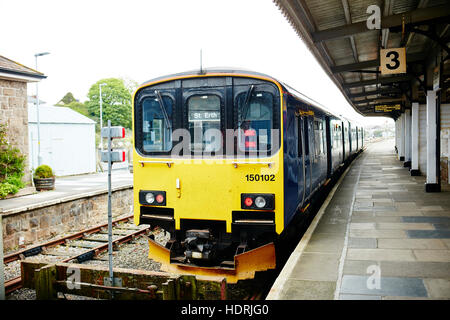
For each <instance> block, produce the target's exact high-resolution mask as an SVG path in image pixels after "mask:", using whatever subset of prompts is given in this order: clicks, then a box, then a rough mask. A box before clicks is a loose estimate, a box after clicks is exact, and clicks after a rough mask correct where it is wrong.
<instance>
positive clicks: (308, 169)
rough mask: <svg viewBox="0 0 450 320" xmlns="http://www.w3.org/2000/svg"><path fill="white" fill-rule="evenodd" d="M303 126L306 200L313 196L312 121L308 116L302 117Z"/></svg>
mask: <svg viewBox="0 0 450 320" xmlns="http://www.w3.org/2000/svg"><path fill="white" fill-rule="evenodd" d="M302 118H303V121H302V125H303V131H302V132H303V143H304V148H303V150H304V151H305V152H304V154H303V158H304V159H305V161H304V163H305V199H306V198H307V197H309V195H310V194H311V191H312V190H311V188H312V159H311V132H312V128H311V121H310V120H309V118H308V117H307V116H304V117H302Z"/></svg>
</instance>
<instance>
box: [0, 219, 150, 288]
mask: <svg viewBox="0 0 450 320" xmlns="http://www.w3.org/2000/svg"><path fill="white" fill-rule="evenodd" d="M132 217H133V216H128V217H125V218H121V219H117V220H115V221H113V224H117V223H119V222H123V221H126V220H129V219H130V218H132ZM107 226H108V224H102V225H99V226H97V227H93V228H90V229H88V230H84V231H80V232H77V233H74V234H71V235H69V236H67V237H63V238H59V239H56V240H52V241H49V242H46V243H44V244H41V245H39V246H45V247H54V246H57V245H61V244H65V243H66V240H77V239H81V238H83V237H85V236H86V235H90V234H93V233H96V232H99V231H101V230H102V229H103V228H105V227H107ZM148 232H149V227H148V228H143V229H140V230H136V231H133V232H131V233H130V234H127V235H124V236H122V237H119V238H117V239H115V240H113V241H112V243H113V245H120V244H123V243H126V242H129V241H131V240H133V239H134V238H135V237H137V236H139V235H141V234H144V233H148ZM39 246H35V247H33V248H37V247H39ZM30 249H32V248H29V249H26V250H21V251H20V252H16V253H14V254H10V255H8V256H7V257H5V260H6V258H8V259H9V260H8V262H12V261H15V260H19V259H20V255H21V254H23V253H24V252H26V251H28V250H30ZM106 250H108V243H105V244H102V245H100V246H98V247H95V248H92V249H90V250H86V251H84V252H83V253H80V254H77V255H75V256H71V257H69V258H66V259H64V260H62V261H60V262H69V261H71V260H74V259H77V258H78V257H80V256H82V255H85V254H88V253H90V252H92V253H93V256H96V255H98V254H99V253H101V252H103V251H106ZM5 263H6V262H5ZM20 288H22V277H21V276H18V277H16V278H12V279H9V280H8V281H5V294H10V293H11V292H13V291H15V290H18V289H20Z"/></svg>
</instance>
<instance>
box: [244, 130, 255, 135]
mask: <svg viewBox="0 0 450 320" xmlns="http://www.w3.org/2000/svg"><path fill="white" fill-rule="evenodd" d="M244 136H246V137H254V136H256V130H254V129H248V130H245V131H244Z"/></svg>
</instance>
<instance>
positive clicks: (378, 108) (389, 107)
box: [375, 103, 402, 112]
mask: <svg viewBox="0 0 450 320" xmlns="http://www.w3.org/2000/svg"><path fill="white" fill-rule="evenodd" d="M396 110H398V111H400V110H402V105H401V104H399V103H397V104H379V105H375V112H391V111H396Z"/></svg>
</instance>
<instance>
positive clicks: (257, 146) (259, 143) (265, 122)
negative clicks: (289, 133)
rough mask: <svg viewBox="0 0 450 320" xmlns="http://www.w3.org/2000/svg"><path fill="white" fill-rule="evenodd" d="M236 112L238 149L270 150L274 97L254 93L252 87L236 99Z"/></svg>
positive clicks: (260, 92)
mask: <svg viewBox="0 0 450 320" xmlns="http://www.w3.org/2000/svg"><path fill="white" fill-rule="evenodd" d="M236 105H237V110H238V128H239V129H241V130H240V131H239V135H242V134H243V135H244V137H241V136H239V142H240V144H239V148H240V150H241V151H266V150H271V131H272V129H273V108H274V97H273V95H272V94H271V93H269V92H264V91H256V90H255V89H254V87H253V86H251V87H250V88H249V90H248V91H247V92H242V93H240V94H238V95H237V97H236Z"/></svg>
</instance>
